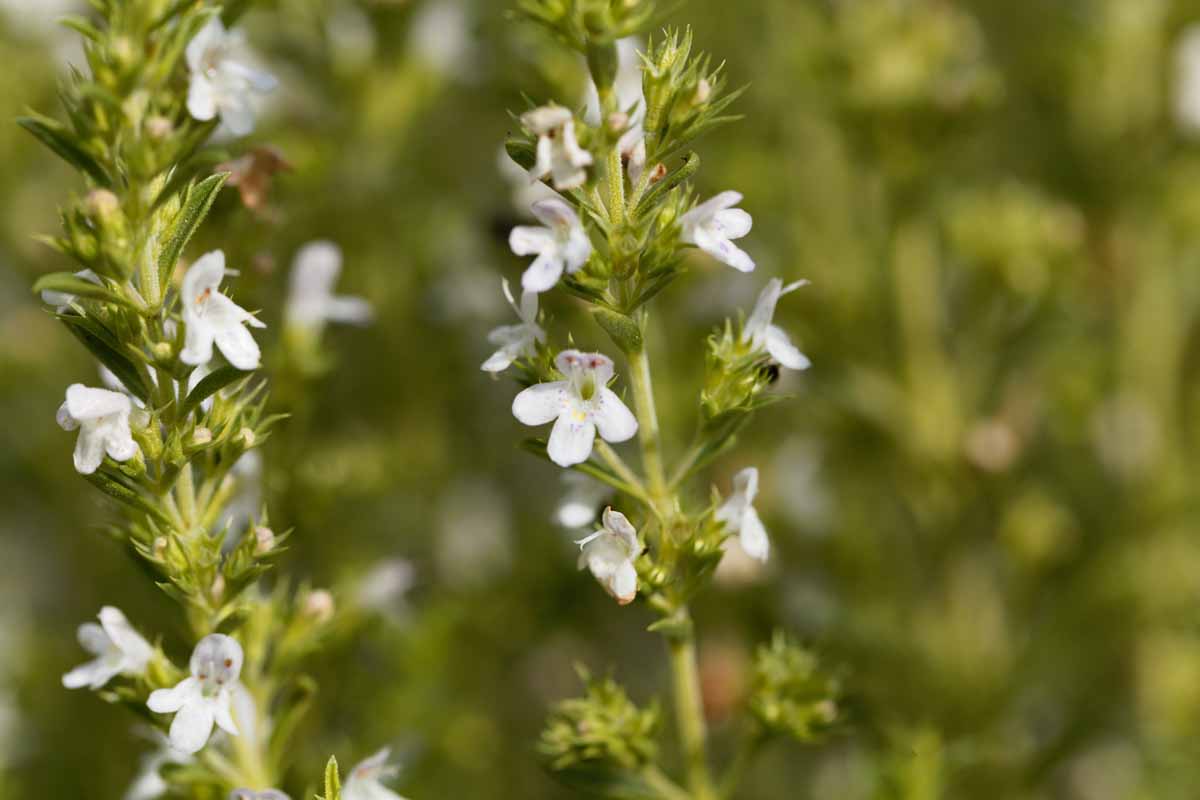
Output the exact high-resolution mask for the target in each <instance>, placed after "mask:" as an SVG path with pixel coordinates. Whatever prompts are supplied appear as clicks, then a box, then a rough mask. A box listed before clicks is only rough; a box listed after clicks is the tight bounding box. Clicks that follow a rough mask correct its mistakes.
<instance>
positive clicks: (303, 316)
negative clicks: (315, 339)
mask: <svg viewBox="0 0 1200 800" xmlns="http://www.w3.org/2000/svg"><path fill="white" fill-rule="evenodd" d="M341 271H342V251H341V248H339V247H338V246H337V245H336V244H334V243H333V242H327V241H316V242H309V243H308V244H306V245H304V247H301V248H300V251H299V252H298V253H296V258H295V259H294V260H293V261H292V275H291V280H290V284H289V290H288V301H287V319H288V322H289V323H290V324H293V325H298V326H300V327H304V328H316V329H320V328H321V327H323V326H324V325H325V323H326V322H347V323H350V324H353V325H365V324H367V323H368V322H370V321H371V319H372V318H373V316H374V314H373V313H372V311H371V304H370V303H368V302H367V301H366V300H364V299H362V298H361V297H345V296H337V295H334V293H333V285H334V284H335V283H337V279H338V274H339V273H341Z"/></svg>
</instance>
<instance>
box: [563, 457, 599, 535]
mask: <svg viewBox="0 0 1200 800" xmlns="http://www.w3.org/2000/svg"><path fill="white" fill-rule="evenodd" d="M563 483H565V484H567V492H566V494H564V495H563V498H562V501H561V502H560V503H559V504H558V508H557V509H556V510H555V512H554V519H555V521H556V522H557V523H558V524H559V525H561V526H563V527H564V528H584V527H586V526H588V525H591V524H592V523H593V522H595V521H596V512H597V511H598V510H599V509H600V504H601V503H603V502H604V501H605V500H607V499H608V497H609V495H611V494H612V489H610V488H609V487H608V486H606V485H605V484H603V483H601V482H600V481H598V480H596V479H595V478H592V477H589V476H587V475H584V474H583V473H582V472H575V471H573V470H571V471H567V472H564V473H563Z"/></svg>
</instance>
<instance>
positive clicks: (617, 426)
mask: <svg viewBox="0 0 1200 800" xmlns="http://www.w3.org/2000/svg"><path fill="white" fill-rule="evenodd" d="M592 419H593V420H594V421H595V423H596V428H597V429H598V430H599V431H600V437H601V438H602V439H604V441H606V442H624V441H628V440H629V439H632V438H633V436H634V434H636V433H637V431H638V421H637V417H635V416H634V415H633V412H632V411H630V410H629V406H627V405H625V403H624V402H623V401H622V400H621V398H620V397H617V393H616V392H614V391H613V390H612V389H609V388H608V387H607V386H606V387H602V388H601V389H600V399H599V402H598V403H597V404H596V410H595V411H593V412H592Z"/></svg>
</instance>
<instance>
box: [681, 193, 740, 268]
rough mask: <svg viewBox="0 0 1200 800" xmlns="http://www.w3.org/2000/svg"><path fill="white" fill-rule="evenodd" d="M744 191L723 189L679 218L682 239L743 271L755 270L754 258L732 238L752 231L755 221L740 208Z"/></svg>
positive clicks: (737, 237)
mask: <svg viewBox="0 0 1200 800" xmlns="http://www.w3.org/2000/svg"><path fill="white" fill-rule="evenodd" d="M740 202H742V195H741V193H740V192H721V193H720V194H719V195H717V196H716V197H714V198H712V199H710V200H707V201H705V202H704V203H701V204H700V205H698V206H696V207H695V208H693V209H692V210H691V211H689V212H687V213H686V214H684V215H683V216H682V217H680V218H679V227H680V228H681V229H682V239H683V241H684V242H687V243H688V244H694V245H696V247H699V248H700V249H701V250H703V251H704V252H706V253H708V254H709V255H711V256H712V257H713V258H715V259H717V260H718V261H720V262H721V263H723V264H728V265H729V266H731V267H733V268H734V269H736V270H738V271H739V272H753V271H754V259H752V258H751V257H750V256H749V254H748V253H746V251H745V250H742V249H741V248H739V247H738V246H737V245H735V244H734V243H733V242H732V241H731V240H733V239H740V238H742V237H743V236H745V235H746V234H747V233H749V232H750V228H751V227H752V226H753V224H754V221H753V220H752V219H751V218H750V215H749V214H747V213H746V212H745V211H743V210H742V209H740V208H734V206H736V205H737V204H738V203H740Z"/></svg>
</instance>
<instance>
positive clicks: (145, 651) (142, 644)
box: [100, 606, 154, 665]
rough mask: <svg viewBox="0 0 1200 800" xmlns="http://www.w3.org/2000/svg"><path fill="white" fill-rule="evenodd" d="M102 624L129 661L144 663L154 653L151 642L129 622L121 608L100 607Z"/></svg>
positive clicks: (105, 631)
mask: <svg viewBox="0 0 1200 800" xmlns="http://www.w3.org/2000/svg"><path fill="white" fill-rule="evenodd" d="M100 625H101V626H103V628H104V633H105V634H106V635H107V636H108V638H109V639H110V640H112V643H113V644H115V645H116V646H117V649H118V650H120V651H121V653H122V654H123V655H124V656H125V657H126V659H128V660H129V661H132V662H141V663H142V664H143V665H144V664H145V662H146V661H148V660H149V659H150V657H151V656H152V655H153V654H154V650H153V648H151V647H150V643H149V642H147V641H146V640H145V639H143V638H142V636H141V634H139V633H138V632H137V631H136V630H135V629H134V627H133V626H132V625H130V624H129V620H128V619H126V618H125V615H124V614H122V613H121V609H119V608H115V607H113V606H105V607H104V608H102V609H100Z"/></svg>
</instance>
